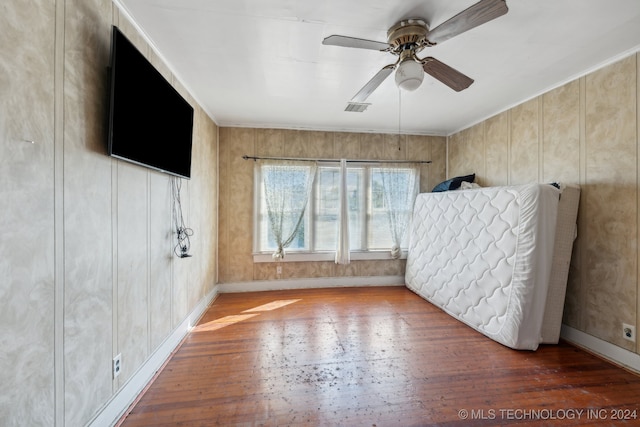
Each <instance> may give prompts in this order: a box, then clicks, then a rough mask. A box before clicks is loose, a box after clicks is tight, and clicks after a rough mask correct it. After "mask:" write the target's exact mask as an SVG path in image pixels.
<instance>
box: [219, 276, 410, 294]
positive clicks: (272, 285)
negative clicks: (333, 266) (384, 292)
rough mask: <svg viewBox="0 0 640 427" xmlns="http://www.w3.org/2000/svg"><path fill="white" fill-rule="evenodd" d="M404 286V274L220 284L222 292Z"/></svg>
mask: <svg viewBox="0 0 640 427" xmlns="http://www.w3.org/2000/svg"><path fill="white" fill-rule="evenodd" d="M355 286H404V276H345V277H318V278H308V279H282V280H257V281H252V282H234V283H220V284H218V291H219V292H220V293H239V292H260V291H283V290H289V289H312V288H348V287H355Z"/></svg>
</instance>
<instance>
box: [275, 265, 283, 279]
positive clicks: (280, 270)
mask: <svg viewBox="0 0 640 427" xmlns="http://www.w3.org/2000/svg"><path fill="white" fill-rule="evenodd" d="M276 274H277V275H278V276H279V275H281V274H282V266H281V265H279V266H277V267H276Z"/></svg>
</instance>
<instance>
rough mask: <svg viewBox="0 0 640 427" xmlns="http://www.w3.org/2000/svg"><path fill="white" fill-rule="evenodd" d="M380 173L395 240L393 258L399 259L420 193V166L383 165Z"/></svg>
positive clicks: (392, 250) (390, 229)
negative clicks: (417, 195) (416, 199)
mask: <svg viewBox="0 0 640 427" xmlns="http://www.w3.org/2000/svg"><path fill="white" fill-rule="evenodd" d="M380 174H381V175H382V187H383V193H384V199H385V203H386V205H387V213H388V217H389V231H390V232H391V239H392V240H393V245H392V246H391V258H393V259H398V258H400V254H401V250H400V245H401V244H402V238H403V237H404V234H405V233H406V231H407V228H408V225H409V222H410V221H411V211H412V209H413V203H414V201H415V197H416V194H417V193H418V186H419V183H420V167H419V166H418V165H417V164H410V165H409V164H408V165H403V166H402V167H398V166H397V165H396V166H390V165H383V166H382V167H381V168H380Z"/></svg>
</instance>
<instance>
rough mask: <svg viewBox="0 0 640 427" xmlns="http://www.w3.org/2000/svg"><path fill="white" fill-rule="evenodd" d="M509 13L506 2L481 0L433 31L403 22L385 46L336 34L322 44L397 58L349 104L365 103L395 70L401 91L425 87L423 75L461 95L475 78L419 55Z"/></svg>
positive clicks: (414, 21)
mask: <svg viewBox="0 0 640 427" xmlns="http://www.w3.org/2000/svg"><path fill="white" fill-rule="evenodd" d="M508 10H509V9H508V8H507V4H506V0H481V1H479V2H478V3H476V4H474V5H473V6H471V7H469V8H467V9H465V10H463V11H462V12H460V13H459V14H457V15H455V16H454V17H452V18H450V19H449V20H447V21H445V22H443V23H442V24H440V25H439V26H437V27H436V28H434V29H432V30H430V29H429V26H428V25H427V23H426V22H425V21H424V19H421V18H414V19H405V20H402V21H400V22H398V23H397V24H395V25H394V26H392V27H391V28H390V29H389V31H388V32H387V42H386V43H384V42H379V41H374V40H365V39H359V38H354V37H348V36H339V35H333V36H329V37H327V38H325V39H324V40H323V41H322V44H324V45H329V46H342V47H353V48H358V49H371V50H378V51H381V52H390V53H392V54H394V55H396V56H397V57H398V60H397V61H396V62H395V63H393V64H389V65H387V66H385V67H383V68H382V69H381V70H380V71H378V73H377V74H376V75H375V76H373V78H372V79H371V80H369V82H368V83H367V84H365V85H364V86H363V87H362V89H360V90H359V91H358V93H356V94H355V96H354V97H353V98H352V99H351V102H350V105H351V104H354V105H357V104H362V103H364V101H365V100H366V99H367V98H368V97H369V95H371V94H372V93H373V91H374V90H376V88H377V87H378V86H380V84H381V83H382V82H383V81H384V80H385V79H386V78H387V77H389V75H390V74H391V73H392V72H393V70H396V76H395V79H396V84H397V85H398V87H400V88H401V89H405V90H415V89H417V88H418V87H419V86H420V84H422V79H423V77H424V73H427V74H429V75H431V76H432V77H434V78H436V79H437V80H439V81H441V82H442V83H444V84H445V85H447V86H449V87H450V88H451V89H453V90H455V91H457V92H460V91H461V90H464V89H466V88H468V87H469V86H470V85H471V84H472V83H473V79H471V78H469V77H467V76H465V75H464V74H462V73H461V72H459V71H457V70H455V69H453V68H452V67H450V66H448V65H446V64H444V63H442V62H440V61H438V60H437V59H435V58H432V57H430V56H428V57H425V58H419V57H418V56H417V53H418V52H420V51H422V49H424V48H425V47H431V46H435V45H437V44H440V43H442V42H444V41H447V40H449V39H450V38H452V37H455V36H457V35H458V34H461V33H464V32H465V31H468V30H470V29H472V28H475V27H477V26H479V25H482V24H484V23H486V22H489V21H491V20H493V19H496V18H498V17H500V16H502V15H504V14H506V13H507V11H508ZM364 105H367V104H364ZM365 108H366V107H365ZM356 110H357V109H356ZM347 111H351V110H349V107H347Z"/></svg>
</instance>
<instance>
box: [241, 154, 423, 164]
mask: <svg viewBox="0 0 640 427" xmlns="http://www.w3.org/2000/svg"><path fill="white" fill-rule="evenodd" d="M242 158H243V159H244V160H288V161H297V162H339V161H340V159H313V158H308V157H255V156H247V155H244V156H242ZM347 163H431V160H359V159H358V160H349V159H347Z"/></svg>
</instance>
